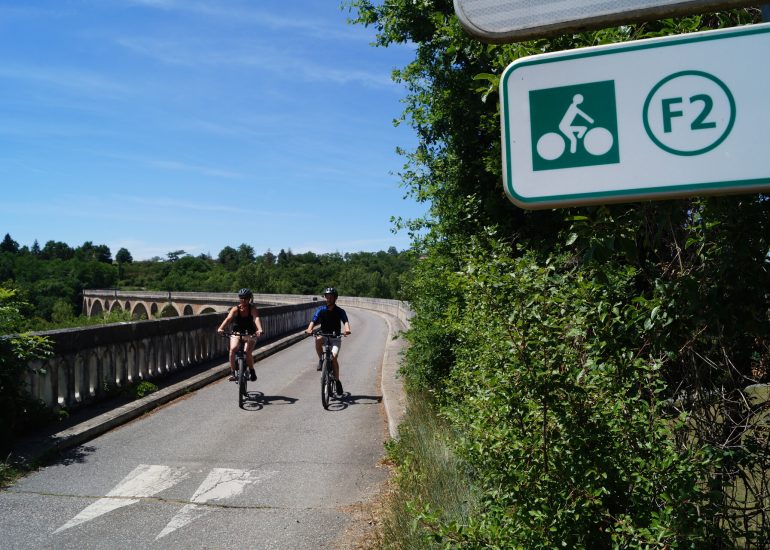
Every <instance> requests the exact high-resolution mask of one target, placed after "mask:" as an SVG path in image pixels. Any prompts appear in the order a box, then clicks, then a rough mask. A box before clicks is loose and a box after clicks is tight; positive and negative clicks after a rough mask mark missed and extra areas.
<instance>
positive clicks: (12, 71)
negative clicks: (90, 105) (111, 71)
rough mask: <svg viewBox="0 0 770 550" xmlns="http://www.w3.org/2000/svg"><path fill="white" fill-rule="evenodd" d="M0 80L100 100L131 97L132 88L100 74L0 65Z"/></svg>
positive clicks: (56, 68)
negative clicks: (64, 89) (32, 83)
mask: <svg viewBox="0 0 770 550" xmlns="http://www.w3.org/2000/svg"><path fill="white" fill-rule="evenodd" d="M1 79H9V80H19V81H31V82H34V83H37V84H45V85H49V86H54V87H57V88H66V89H69V90H72V91H75V92H77V93H80V94H88V95H92V96H98V97H100V98H104V97H113V98H116V97H124V96H128V95H133V91H132V88H130V87H128V86H125V85H123V84H120V83H118V82H116V81H115V80H112V79H109V78H105V77H103V76H102V75H100V74H97V73H92V72H87V71H82V70H78V69H69V68H59V67H40V66H23V67H22V66H18V65H17V66H14V65H0V80H1Z"/></svg>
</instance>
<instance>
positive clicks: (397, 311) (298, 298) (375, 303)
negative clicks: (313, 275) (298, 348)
mask: <svg viewBox="0 0 770 550" xmlns="http://www.w3.org/2000/svg"><path fill="white" fill-rule="evenodd" d="M313 300H315V301H317V302H318V305H319V306H320V305H322V304H323V303H324V301H323V298H321V297H320V296H318V295H308V294H255V295H254V301H256V302H264V303H280V304H297V303H304V302H309V301H313ZM337 304H338V305H339V306H340V307H341V308H346V307H359V308H362V309H371V310H373V311H379V312H380V313H387V314H388V315H392V316H393V317H396V318H397V319H398V320H399V321H401V324H402V326H403V327H405V328H408V327H409V323H410V320H411V318H412V316H413V315H414V313H413V312H412V310H411V309H410V308H409V304H408V303H406V302H402V301H400V300H387V299H385V298H360V297H357V296H340V297H339V299H338V300H337Z"/></svg>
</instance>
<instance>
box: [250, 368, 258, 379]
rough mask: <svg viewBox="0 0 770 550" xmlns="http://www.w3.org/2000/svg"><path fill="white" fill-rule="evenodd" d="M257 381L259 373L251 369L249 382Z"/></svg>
mask: <svg viewBox="0 0 770 550" xmlns="http://www.w3.org/2000/svg"><path fill="white" fill-rule="evenodd" d="M256 379H257V373H256V371H255V370H254V369H249V380H251V381H252V382H254V381H255V380H256Z"/></svg>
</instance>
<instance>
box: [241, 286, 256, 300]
mask: <svg viewBox="0 0 770 550" xmlns="http://www.w3.org/2000/svg"><path fill="white" fill-rule="evenodd" d="M253 297H254V295H253V294H252V293H251V290H250V289H248V288H242V289H240V290H239V291H238V298H248V299H249V300H251V299H252V298H253Z"/></svg>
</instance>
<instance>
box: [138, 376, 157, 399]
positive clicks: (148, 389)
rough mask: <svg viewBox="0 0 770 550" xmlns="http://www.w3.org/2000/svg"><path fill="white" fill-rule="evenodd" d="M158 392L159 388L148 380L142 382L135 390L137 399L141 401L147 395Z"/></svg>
mask: <svg viewBox="0 0 770 550" xmlns="http://www.w3.org/2000/svg"><path fill="white" fill-rule="evenodd" d="M156 391H158V386H156V385H155V384H153V383H152V382H148V381H147V380H142V381H141V382H139V383H138V384H136V386H135V387H134V388H133V394H134V397H135V398H136V399H139V398H141V397H144V396H145V395H148V394H151V393H154V392H156Z"/></svg>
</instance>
